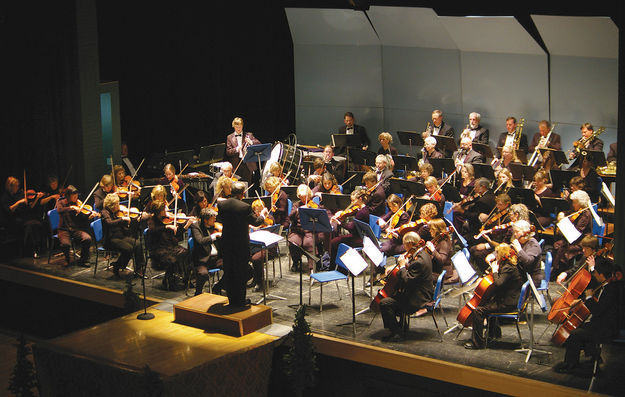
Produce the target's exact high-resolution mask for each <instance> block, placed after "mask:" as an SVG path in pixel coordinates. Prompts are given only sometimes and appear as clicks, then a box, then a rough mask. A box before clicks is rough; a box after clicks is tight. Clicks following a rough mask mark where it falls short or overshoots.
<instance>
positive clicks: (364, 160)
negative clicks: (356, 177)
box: [352, 149, 377, 167]
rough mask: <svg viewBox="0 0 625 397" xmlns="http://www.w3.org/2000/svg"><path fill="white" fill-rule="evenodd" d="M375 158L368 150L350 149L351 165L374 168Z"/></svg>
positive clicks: (374, 154)
mask: <svg viewBox="0 0 625 397" xmlns="http://www.w3.org/2000/svg"><path fill="white" fill-rule="evenodd" d="M376 156H377V154H376V153H375V152H372V151H369V150H362V149H352V163H354V164H357V165H364V166H367V167H375V158H376Z"/></svg>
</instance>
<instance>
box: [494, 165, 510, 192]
mask: <svg viewBox="0 0 625 397" xmlns="http://www.w3.org/2000/svg"><path fill="white" fill-rule="evenodd" d="M495 184H496V186H497V187H496V188H495V192H494V193H495V194H497V193H508V191H510V189H512V188H513V187H514V183H513V182H512V172H510V170H509V169H507V168H502V169H501V170H500V171H499V173H497V182H496V183H495Z"/></svg>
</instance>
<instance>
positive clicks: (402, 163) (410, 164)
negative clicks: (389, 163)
mask: <svg viewBox="0 0 625 397" xmlns="http://www.w3.org/2000/svg"><path fill="white" fill-rule="evenodd" d="M392 157H393V161H394V162H395V169H396V170H397V169H403V170H404V176H405V175H406V174H407V172H408V171H409V170H410V171H415V170H416V169H417V159H416V158H414V157H412V156H403V155H397V156H392Z"/></svg>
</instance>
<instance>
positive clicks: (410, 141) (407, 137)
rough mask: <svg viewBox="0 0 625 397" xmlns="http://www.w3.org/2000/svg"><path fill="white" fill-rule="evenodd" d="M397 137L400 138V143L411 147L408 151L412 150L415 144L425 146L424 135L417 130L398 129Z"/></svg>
mask: <svg viewBox="0 0 625 397" xmlns="http://www.w3.org/2000/svg"><path fill="white" fill-rule="evenodd" d="M397 138H399V143H401V144H402V145H406V146H409V147H410V150H409V151H408V153H410V152H412V146H413V145H414V146H423V137H422V136H421V134H420V133H418V132H416V131H397ZM415 152H416V150H415ZM415 155H416V153H415Z"/></svg>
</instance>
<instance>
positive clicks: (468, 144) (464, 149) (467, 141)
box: [452, 136, 484, 168]
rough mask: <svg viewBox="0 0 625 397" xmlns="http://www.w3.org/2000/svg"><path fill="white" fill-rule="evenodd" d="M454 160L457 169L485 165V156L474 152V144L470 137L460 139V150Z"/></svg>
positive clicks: (455, 154)
mask: <svg viewBox="0 0 625 397" xmlns="http://www.w3.org/2000/svg"><path fill="white" fill-rule="evenodd" d="M452 158H453V159H454V164H456V168H458V167H460V166H461V165H462V164H474V163H483V162H484V156H482V155H481V154H480V153H478V152H476V151H475V150H473V142H472V141H471V138H470V137H466V136H465V137H462V138H461V139H460V149H458V150H457V151H456V152H454V154H453V156H452Z"/></svg>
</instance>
